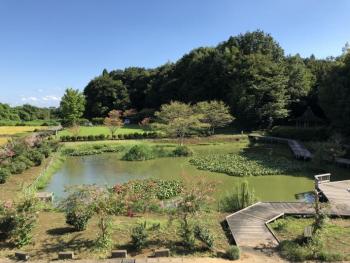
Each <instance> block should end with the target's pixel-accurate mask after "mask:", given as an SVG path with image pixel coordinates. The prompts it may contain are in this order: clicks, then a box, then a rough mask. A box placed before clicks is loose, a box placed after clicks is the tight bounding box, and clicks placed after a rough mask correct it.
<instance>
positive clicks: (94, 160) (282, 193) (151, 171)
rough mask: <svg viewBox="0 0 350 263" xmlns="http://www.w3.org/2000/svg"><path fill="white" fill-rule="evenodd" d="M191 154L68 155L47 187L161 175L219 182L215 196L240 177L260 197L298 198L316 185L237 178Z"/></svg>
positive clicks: (57, 190)
mask: <svg viewBox="0 0 350 263" xmlns="http://www.w3.org/2000/svg"><path fill="white" fill-rule="evenodd" d="M239 150H241V149H240V148H239V147H238V148H237V149H235V148H233V147H232V146H230V145H226V146H224V147H223V146H222V145H218V146H215V145H214V146H210V147H209V146H203V147H200V146H198V147H195V152H196V154H204V153H205V154H207V153H211V152H212V153H217V152H234V151H239ZM188 160H189V159H188V158H159V159H155V160H149V161H142V162H137V161H136V162H128V161H121V160H120V156H118V155H117V154H101V155H92V156H83V157H68V158H67V160H66V162H65V163H64V164H63V166H62V167H61V169H60V170H59V171H58V172H56V173H55V174H54V175H53V177H52V180H51V182H50V183H49V184H48V186H47V187H46V189H45V191H50V192H54V194H55V196H56V197H58V198H60V197H63V196H64V195H65V193H64V189H65V186H71V185H81V184H98V185H108V186H112V185H114V184H117V183H124V182H127V181H129V180H134V179H145V178H151V177H153V178H159V179H164V180H166V179H181V180H184V181H185V183H191V182H195V181H199V180H206V181H208V182H214V183H215V184H216V187H215V189H216V191H215V193H214V197H216V198H217V197H220V196H222V195H224V194H225V193H226V192H228V191H230V190H232V189H234V187H235V186H236V185H237V183H238V182H239V181H240V180H247V181H248V182H249V184H250V186H252V187H253V188H254V189H255V193H256V195H257V196H258V197H259V199H260V200H261V201H289V200H296V198H297V196H296V195H297V194H301V195H299V196H301V198H304V197H305V195H303V194H302V193H307V192H309V191H311V190H312V189H313V179H312V177H311V176H303V175H300V176H291V175H277V176H276V175H275V176H257V177H246V178H238V177H233V176H229V175H226V174H220V173H213V172H207V171H201V170H198V169H197V168H195V167H194V166H192V165H190V164H189V162H188Z"/></svg>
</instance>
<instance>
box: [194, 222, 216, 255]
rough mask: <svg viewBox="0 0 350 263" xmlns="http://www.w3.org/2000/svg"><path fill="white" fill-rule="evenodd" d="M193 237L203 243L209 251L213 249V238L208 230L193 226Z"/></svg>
mask: <svg viewBox="0 0 350 263" xmlns="http://www.w3.org/2000/svg"><path fill="white" fill-rule="evenodd" d="M194 236H195V238H197V239H198V240H200V241H201V242H203V243H204V244H205V245H206V246H207V247H208V248H209V249H212V248H213V247H214V237H213V235H212V234H211V233H210V231H209V229H207V228H205V227H200V226H195V227H194Z"/></svg>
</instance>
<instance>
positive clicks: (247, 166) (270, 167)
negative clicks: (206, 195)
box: [190, 153, 304, 177]
mask: <svg viewBox="0 0 350 263" xmlns="http://www.w3.org/2000/svg"><path fill="white" fill-rule="evenodd" d="M190 163H191V164H192V165H194V166H196V167H197V168H198V169H201V170H208V171H211V172H218V173H225V174H228V175H232V176H241V177H243V176H259V175H278V174H286V173H293V172H299V171H301V170H302V169H303V167H304V164H301V163H298V162H296V161H294V160H289V159H287V158H284V157H276V156H269V155H257V154H233V153H230V154H210V155H207V156H197V157H195V158H192V159H191V160H190Z"/></svg>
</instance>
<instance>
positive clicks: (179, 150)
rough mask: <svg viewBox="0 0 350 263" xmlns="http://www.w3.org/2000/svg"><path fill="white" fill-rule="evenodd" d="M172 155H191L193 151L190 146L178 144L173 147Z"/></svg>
mask: <svg viewBox="0 0 350 263" xmlns="http://www.w3.org/2000/svg"><path fill="white" fill-rule="evenodd" d="M173 155H174V156H191V155H193V152H192V150H191V148H189V147H188V146H185V145H180V146H177V147H176V148H175V150H174V151H173Z"/></svg>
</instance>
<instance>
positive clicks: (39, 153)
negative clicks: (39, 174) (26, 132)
mask: <svg viewBox="0 0 350 263" xmlns="http://www.w3.org/2000/svg"><path fill="white" fill-rule="evenodd" d="M57 147H58V146H57V144H56V143H55V142H51V141H50V142H49V141H45V142H42V143H40V144H39V145H38V146H35V147H32V148H29V149H28V148H27V147H26V146H23V145H20V146H15V155H14V156H13V157H8V158H7V159H6V160H5V161H4V162H2V163H1V164H0V184H3V183H5V182H6V180H7V178H8V177H9V176H10V175H12V174H21V173H23V172H24V171H25V170H27V169H29V168H31V167H33V166H39V165H41V163H42V161H43V160H44V159H45V158H47V157H49V156H50V154H51V152H53V151H57Z"/></svg>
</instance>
